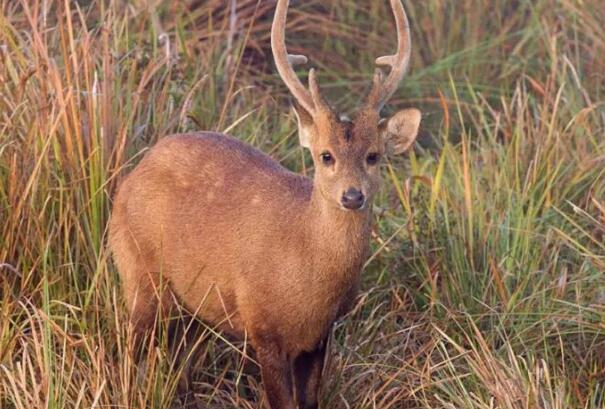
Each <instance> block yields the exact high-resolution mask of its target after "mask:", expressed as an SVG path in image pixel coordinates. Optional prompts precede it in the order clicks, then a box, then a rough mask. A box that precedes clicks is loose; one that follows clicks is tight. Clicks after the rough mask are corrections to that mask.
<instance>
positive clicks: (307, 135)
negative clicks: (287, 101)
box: [292, 104, 313, 149]
mask: <svg viewBox="0 0 605 409" xmlns="http://www.w3.org/2000/svg"><path fill="white" fill-rule="evenodd" d="M292 110H293V111H294V114H295V115H296V120H297V121H298V140H299V142H300V146H302V147H303V148H307V149H311V136H312V132H313V118H312V117H311V115H309V113H308V112H307V111H306V110H305V109H304V108H303V107H301V106H299V105H298V104H295V105H294V106H293V107H292Z"/></svg>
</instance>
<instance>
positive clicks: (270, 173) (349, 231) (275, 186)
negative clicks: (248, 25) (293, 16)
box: [109, 0, 421, 409]
mask: <svg viewBox="0 0 605 409" xmlns="http://www.w3.org/2000/svg"><path fill="white" fill-rule="evenodd" d="M391 7H392V10H393V13H394V15H395V20H396V25H397V38H398V48H397V53H396V54H395V55H392V56H384V57H380V58H378V59H377V60H376V63H377V65H382V66H389V67H390V73H389V75H388V76H387V77H386V78H385V77H384V76H383V73H382V71H381V70H380V69H379V68H378V69H377V70H376V73H375V75H374V80H373V88H372V90H371V92H370V94H369V96H368V98H367V102H366V103H365V104H364V105H363V106H362V107H361V108H360V109H359V110H358V112H357V113H356V115H355V116H354V118H353V120H345V119H342V118H340V117H339V116H338V115H336V113H335V112H334V111H333V110H332V109H331V108H330V107H329V106H328V105H327V103H326V102H325V100H324V99H323V98H322V96H321V94H320V90H319V87H318V84H317V81H316V77H315V71H314V70H313V69H311V71H310V72H309V88H308V89H307V88H306V87H305V86H303V85H302V83H301V82H300V80H299V79H298V78H297V76H296V74H295V72H294V70H293V68H292V67H293V65H296V64H301V63H305V62H306V60H307V59H306V58H305V57H304V56H301V55H288V54H287V51H286V45H285V38H284V37H285V33H284V30H285V25H286V13H287V10H288V0H278V4H277V9H276V13H275V18H274V21H273V26H272V31H271V46H272V50H273V56H274V58H275V62H276V65H277V70H278V71H279V74H280V75H281V77H282V79H283V80H284V82H285V83H286V85H287V86H288V88H289V90H290V91H291V92H292V94H293V96H294V98H295V100H296V102H297V104H296V105H297V106H296V108H295V113H296V116H297V119H298V131H299V138H300V144H301V145H302V146H303V147H305V148H308V149H309V150H310V151H311V155H312V157H313V162H314V163H315V174H314V178H313V179H311V178H307V177H305V176H302V175H299V174H295V173H292V172H290V171H289V170H287V169H285V168H283V167H282V166H281V165H280V164H279V163H277V162H276V161H274V160H273V159H271V158H270V157H269V156H267V155H265V154H264V153H262V152H261V151H259V150H257V149H255V148H253V147H252V146H250V145H247V144H246V143H243V142H241V141H239V140H237V139H235V138H233V137H231V136H227V135H223V134H219V133H214V132H201V133H189V134H182V135H174V136H170V137H166V138H163V139H162V140H161V141H160V142H158V143H157V145H156V146H155V147H154V148H153V149H151V150H150V151H149V152H148V153H147V154H146V156H145V157H144V159H143V160H142V161H141V163H140V164H139V165H138V166H137V167H136V169H135V170H134V171H133V172H132V173H131V174H130V175H129V176H128V177H127V178H126V179H125V180H124V182H123V183H122V184H121V186H120V188H119V191H118V192H117V195H116V197H115V203H114V210H113V214H112V217H111V221H110V230H109V244H110V247H111V250H112V252H113V255H114V259H115V262H116V264H117V267H118V270H119V273H120V276H121V279H122V284H123V289H124V296H125V299H126V302H127V305H128V308H129V312H130V317H131V321H132V323H133V324H134V326H135V328H136V329H138V330H144V329H146V328H148V327H149V326H150V325H151V324H153V322H154V320H155V317H156V313H157V311H158V308H161V310H162V311H164V310H166V311H168V310H169V309H170V306H171V305H174V302H175V301H174V300H177V301H178V303H179V304H181V305H183V306H184V307H185V308H187V309H188V310H190V311H192V312H195V314H196V315H197V316H198V317H199V318H200V319H201V320H203V321H205V322H206V323H208V324H210V325H213V326H215V327H217V328H219V329H220V330H222V331H224V332H226V333H228V334H230V335H232V336H235V337H240V338H243V337H244V335H245V334H246V336H247V339H248V340H249V341H250V343H251V345H252V347H253V348H254V350H255V352H256V355H257V358H258V361H259V363H260V365H261V374H262V379H263V384H264V389H265V392H266V395H267V400H268V401H269V404H270V406H271V408H273V409H294V408H296V407H297V406H298V407H300V408H316V407H317V405H318V403H317V402H318V389H319V385H320V377H321V371H322V366H323V359H324V353H325V349H326V342H325V341H326V338H327V336H328V333H329V331H330V327H331V325H332V323H333V322H334V321H335V320H336V319H337V318H338V317H340V316H342V315H343V314H344V313H346V312H347V311H349V309H350V308H351V307H352V304H353V302H354V300H355V298H356V295H357V292H358V288H359V282H360V274H361V270H362V267H363V265H364V263H365V261H366V260H367V257H368V251H369V239H370V231H371V208H372V200H373V197H374V195H375V193H376V191H377V189H378V185H379V180H380V169H379V164H380V161H381V158H382V157H383V156H384V155H387V154H397V153H401V152H403V151H405V150H406V149H408V148H409V147H410V146H411V144H412V143H413V142H414V140H415V138H416V134H417V131H418V126H419V124H420V117H421V115H420V112H419V111H418V110H416V109H405V110H402V111H399V112H397V113H396V114H395V115H393V116H392V117H391V118H389V119H381V117H380V111H381V109H382V107H383V106H384V104H385V103H386V102H387V100H388V99H389V98H390V97H391V95H392V94H393V93H394V92H395V90H396V89H397V86H398V84H399V82H400V81H401V79H402V78H403V76H404V73H405V70H406V67H407V65H408V61H409V57H410V34H409V28H408V21H407V17H406V14H405V11H404V9H403V6H402V4H401V0H391ZM163 283H165V285H163ZM164 287H165V288H167V289H168V291H161V288H164Z"/></svg>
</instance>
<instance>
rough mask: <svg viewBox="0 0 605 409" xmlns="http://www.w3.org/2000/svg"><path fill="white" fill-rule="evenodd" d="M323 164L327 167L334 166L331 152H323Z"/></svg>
mask: <svg viewBox="0 0 605 409" xmlns="http://www.w3.org/2000/svg"><path fill="white" fill-rule="evenodd" d="M319 156H320V157H321V163H323V164H324V165H326V166H332V165H333V164H334V156H332V154H331V153H330V152H327V151H326V152H323V153H322V154H321V155H319Z"/></svg>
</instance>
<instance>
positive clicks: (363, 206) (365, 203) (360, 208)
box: [338, 199, 368, 213]
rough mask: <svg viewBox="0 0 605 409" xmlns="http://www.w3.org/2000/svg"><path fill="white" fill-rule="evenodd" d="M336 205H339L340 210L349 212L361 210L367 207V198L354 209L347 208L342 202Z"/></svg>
mask: <svg viewBox="0 0 605 409" xmlns="http://www.w3.org/2000/svg"><path fill="white" fill-rule="evenodd" d="M338 207H340V210H342V211H344V212H350V213H359V212H363V211H365V210H366V209H367V208H368V199H366V200H364V201H363V204H362V205H361V206H360V207H358V208H356V209H349V208H348V207H344V206H343V205H342V204H339V205H338Z"/></svg>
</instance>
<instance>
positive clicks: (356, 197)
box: [340, 187, 365, 210]
mask: <svg viewBox="0 0 605 409" xmlns="http://www.w3.org/2000/svg"><path fill="white" fill-rule="evenodd" d="M364 202H365V197H364V196H363V193H361V191H359V190H357V189H355V188H354V187H350V188H348V189H347V191H346V192H344V194H343V195H342V198H341V199H340V203H342V205H343V207H344V208H346V209H349V210H357V209H360V208H361V207H362V206H363V204H364Z"/></svg>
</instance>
